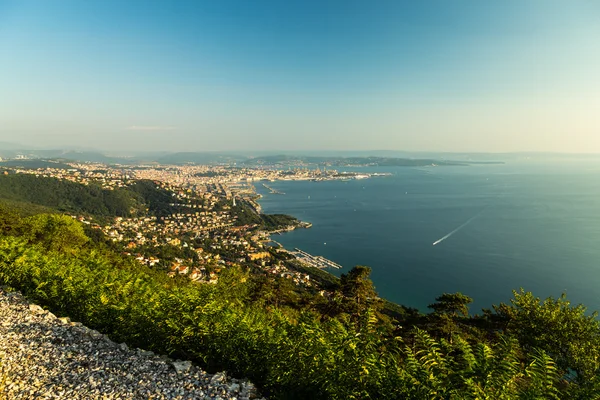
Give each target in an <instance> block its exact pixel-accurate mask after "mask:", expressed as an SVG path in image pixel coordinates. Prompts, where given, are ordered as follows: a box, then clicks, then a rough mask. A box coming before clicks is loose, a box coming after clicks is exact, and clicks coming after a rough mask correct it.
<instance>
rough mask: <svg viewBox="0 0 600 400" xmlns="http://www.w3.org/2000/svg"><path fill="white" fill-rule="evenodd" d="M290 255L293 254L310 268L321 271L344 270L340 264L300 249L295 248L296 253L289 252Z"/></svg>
mask: <svg viewBox="0 0 600 400" xmlns="http://www.w3.org/2000/svg"><path fill="white" fill-rule="evenodd" d="M288 253H290V254H293V255H294V256H295V257H296V258H297V259H298V261H301V262H303V263H304V264H307V265H308V266H309V267H315V268H319V269H323V268H335V269H341V268H342V266H341V265H340V264H338V263H335V262H333V261H331V260H328V259H326V258H325V257H322V256H313V255H312V254H309V253H307V252H305V251H304V250H300V249H299V248H295V249H294V251H288Z"/></svg>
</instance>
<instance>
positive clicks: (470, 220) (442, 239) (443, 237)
mask: <svg viewBox="0 0 600 400" xmlns="http://www.w3.org/2000/svg"><path fill="white" fill-rule="evenodd" d="M484 210H485V208H484V209H483V210H481V211H479V212H478V213H477V214H475V215H474V216H473V217H471V218H469V219H468V220H467V221H466V222H464V223H463V224H462V225H461V226H459V227H458V228H456V229H454V230H453V231H452V232H450V233H448V234H447V235H445V236H442V237H441V238H439V239H438V240H436V241H435V242H433V246H435V245H436V244H439V243H442V242H443V241H444V240H446V239H448V238H449V237H450V236H452V235H454V234H455V233H456V232H458V231H460V230H461V229H462V228H464V227H465V226H467V225H469V224H470V223H471V222H472V221H473V220H474V219H475V218H477V217H479V216H480V215H481V213H483V211H484Z"/></svg>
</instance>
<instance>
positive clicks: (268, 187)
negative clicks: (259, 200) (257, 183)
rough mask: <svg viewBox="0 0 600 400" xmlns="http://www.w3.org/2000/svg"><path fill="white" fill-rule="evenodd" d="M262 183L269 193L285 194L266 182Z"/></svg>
mask: <svg viewBox="0 0 600 400" xmlns="http://www.w3.org/2000/svg"><path fill="white" fill-rule="evenodd" d="M262 185H263V186H264V187H265V189H267V190H268V191H269V193H271V194H285V193H283V192H281V191H279V190H277V189H273V188H272V187H271V186H268V185H267V184H266V183H263V184H262Z"/></svg>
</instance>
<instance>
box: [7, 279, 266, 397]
mask: <svg viewBox="0 0 600 400" xmlns="http://www.w3.org/2000/svg"><path fill="white" fill-rule="evenodd" d="M0 321H2V324H0V398H6V399H9V398H10V399H28V398H31V399H34V398H44V399H60V398H65V397H67V396H68V398H69V399H82V400H84V399H92V398H102V399H123V398H127V399H148V398H153V399H197V398H201V397H204V396H209V397H216V396H220V397H221V398H222V399H240V400H242V399H250V398H256V391H255V389H254V386H253V385H252V383H250V382H248V381H240V380H237V379H232V378H230V377H228V376H227V375H226V374H225V373H217V374H215V375H211V374H208V373H206V372H205V371H202V370H201V369H199V368H198V367H196V366H194V365H191V363H186V362H179V361H175V360H171V359H169V358H168V357H164V356H158V355H155V354H154V353H152V352H149V351H143V350H141V349H130V348H128V347H127V345H125V344H120V345H119V344H117V343H115V342H113V341H111V340H110V339H109V338H108V337H106V336H105V335H102V334H101V333H99V332H97V331H95V330H92V329H89V328H87V327H85V326H83V325H81V323H79V322H71V321H70V320H69V319H68V318H60V319H59V318H57V317H56V316H55V315H54V314H52V313H50V312H48V311H46V310H44V309H42V308H41V307H39V306H38V305H35V304H31V303H29V302H27V300H26V299H24V298H23V297H22V296H21V294H20V293H18V292H15V293H6V292H5V291H3V290H2V289H0ZM59 385H60V387H61V388H62V389H61V390H56V388H57V386H59Z"/></svg>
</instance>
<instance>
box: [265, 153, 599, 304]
mask: <svg viewBox="0 0 600 400" xmlns="http://www.w3.org/2000/svg"><path fill="white" fill-rule="evenodd" d="M340 170H342V168H340ZM343 170H353V171H359V172H360V171H365V172H389V173H392V175H391V176H388V177H373V178H370V179H363V180H351V181H324V182H312V181H276V182H270V183H268V184H269V186H271V187H273V188H275V189H277V190H279V191H282V192H284V193H285V195H277V194H270V193H269V192H268V191H267V190H266V189H264V188H263V187H262V185H260V184H257V185H256V187H257V190H258V191H259V192H260V193H261V194H262V195H263V198H262V199H261V200H260V203H261V206H262V208H263V211H264V212H266V213H284V214H289V215H293V216H295V217H297V218H299V219H301V220H303V221H308V222H311V223H312V224H313V227H312V228H311V229H300V230H295V231H293V232H290V233H286V234H283V235H281V236H279V235H277V236H275V237H274V239H275V240H277V241H279V242H280V243H282V244H283V245H284V246H285V247H286V248H290V249H291V248H295V247H297V248H300V249H302V250H304V251H307V252H309V253H311V254H314V255H322V256H324V257H326V258H329V259H331V260H333V261H335V262H337V263H339V264H341V265H342V266H343V267H344V269H343V270H341V271H337V270H329V271H330V272H331V273H333V274H336V275H338V276H339V275H340V274H341V273H344V272H347V271H349V270H350V268H352V267H353V266H355V265H367V266H369V267H371V268H372V275H371V278H372V280H373V282H374V284H375V286H376V289H377V291H378V292H379V294H380V296H382V297H384V298H387V299H388V300H390V301H393V302H396V303H399V304H404V305H407V306H411V307H416V308H418V309H420V310H422V311H427V305H428V304H431V303H432V302H433V301H434V299H435V297H437V296H439V295H440V294H442V293H445V292H447V293H453V292H462V293H464V294H467V295H469V296H471V297H473V298H474V303H473V305H472V307H471V310H472V312H479V311H480V310H481V308H489V307H491V305H492V304H498V303H500V302H507V301H509V299H510V298H511V297H512V294H511V290H513V289H518V288H520V287H523V288H524V289H526V290H528V291H532V292H533V293H534V294H535V295H536V296H539V297H542V298H545V297H548V296H554V297H558V296H560V294H561V293H563V292H566V293H567V295H568V298H569V299H570V300H571V302H573V303H583V304H585V305H586V306H587V307H588V309H590V310H600V296H599V295H600V163H598V162H597V161H594V160H592V161H590V160H582V161H564V162H553V163H536V162H511V163H507V164H501V165H473V166H469V167H429V168H406V167H387V168H354V169H352V168H343ZM449 234H450V235H449ZM447 235H449V236H447ZM445 236H447V237H446V238H445V239H444V240H442V241H441V242H439V243H437V244H436V245H433V243H435V242H437V241H439V240H440V239H442V238H444V237H445Z"/></svg>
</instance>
